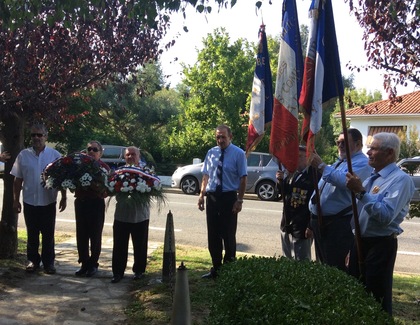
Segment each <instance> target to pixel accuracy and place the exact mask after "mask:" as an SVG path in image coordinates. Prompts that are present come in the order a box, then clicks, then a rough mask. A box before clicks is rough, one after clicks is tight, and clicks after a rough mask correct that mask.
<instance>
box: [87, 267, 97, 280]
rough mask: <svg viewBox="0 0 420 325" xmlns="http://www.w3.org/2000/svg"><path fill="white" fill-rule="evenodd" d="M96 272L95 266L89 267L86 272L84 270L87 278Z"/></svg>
mask: <svg viewBox="0 0 420 325" xmlns="http://www.w3.org/2000/svg"><path fill="white" fill-rule="evenodd" d="M96 272H98V268H97V267H90V268H89V269H88V270H87V272H86V276H87V277H88V278H90V277H91V276H93V275H95V274H96Z"/></svg>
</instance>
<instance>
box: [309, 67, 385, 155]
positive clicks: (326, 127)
mask: <svg viewBox="0 0 420 325" xmlns="http://www.w3.org/2000/svg"><path fill="white" fill-rule="evenodd" d="M353 79H354V78H353V75H350V76H349V77H348V78H346V77H344V78H343V83H344V85H345V87H346V88H345V89H344V110H345V111H346V110H348V109H352V108H355V107H357V106H361V105H366V104H369V103H373V102H376V101H379V100H381V99H382V95H381V92H380V91H375V92H373V93H371V92H369V93H368V92H367V90H366V89H357V90H356V89H355V88H354V86H353ZM322 121H323V124H322V128H323V129H322V130H321V133H320V136H317V139H316V142H315V146H316V149H317V151H318V150H319V154H320V155H321V157H322V158H323V160H324V161H325V162H327V163H332V162H333V161H335V159H336V158H337V147H336V145H335V140H336V139H337V137H338V135H339V134H340V132H341V131H342V130H343V124H342V119H341V110H340V104H339V102H338V101H337V103H336V104H335V108H334V109H333V110H326V111H324V112H323V113H322ZM346 123H347V124H346V126H347V128H349V127H350V124H349V122H348V121H346ZM322 131H323V132H324V133H322Z"/></svg>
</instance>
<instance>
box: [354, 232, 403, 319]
mask: <svg viewBox="0 0 420 325" xmlns="http://www.w3.org/2000/svg"><path fill="white" fill-rule="evenodd" d="M397 249H398V241H397V238H395V237H394V236H393V235H392V236H387V237H368V238H362V240H361V250H362V254H363V257H362V261H364V263H362V264H361V266H362V267H361V268H360V265H359V262H358V254H357V249H356V244H354V246H353V248H352V250H351V253H350V261H349V273H350V274H351V275H353V276H355V277H356V278H358V279H360V280H361V281H362V283H363V284H364V285H365V287H366V291H367V292H370V293H372V294H373V296H374V297H375V299H376V300H377V301H378V302H379V303H381V304H382V308H383V309H384V310H385V311H386V312H387V313H389V314H390V315H391V316H392V283H393V273H394V265H395V259H396V257H397ZM360 269H361V270H362V273H360Z"/></svg>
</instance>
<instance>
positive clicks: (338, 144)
mask: <svg viewBox="0 0 420 325" xmlns="http://www.w3.org/2000/svg"><path fill="white" fill-rule="evenodd" d="M336 144H337V147H339V146H340V145H342V144H344V140H341V141H337V142H336Z"/></svg>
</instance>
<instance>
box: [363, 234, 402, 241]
mask: <svg viewBox="0 0 420 325" xmlns="http://www.w3.org/2000/svg"><path fill="white" fill-rule="evenodd" d="M397 237H398V234H397V233H392V234H391V235H388V236H375V237H362V240H366V241H370V242H374V241H381V240H389V239H397Z"/></svg>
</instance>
